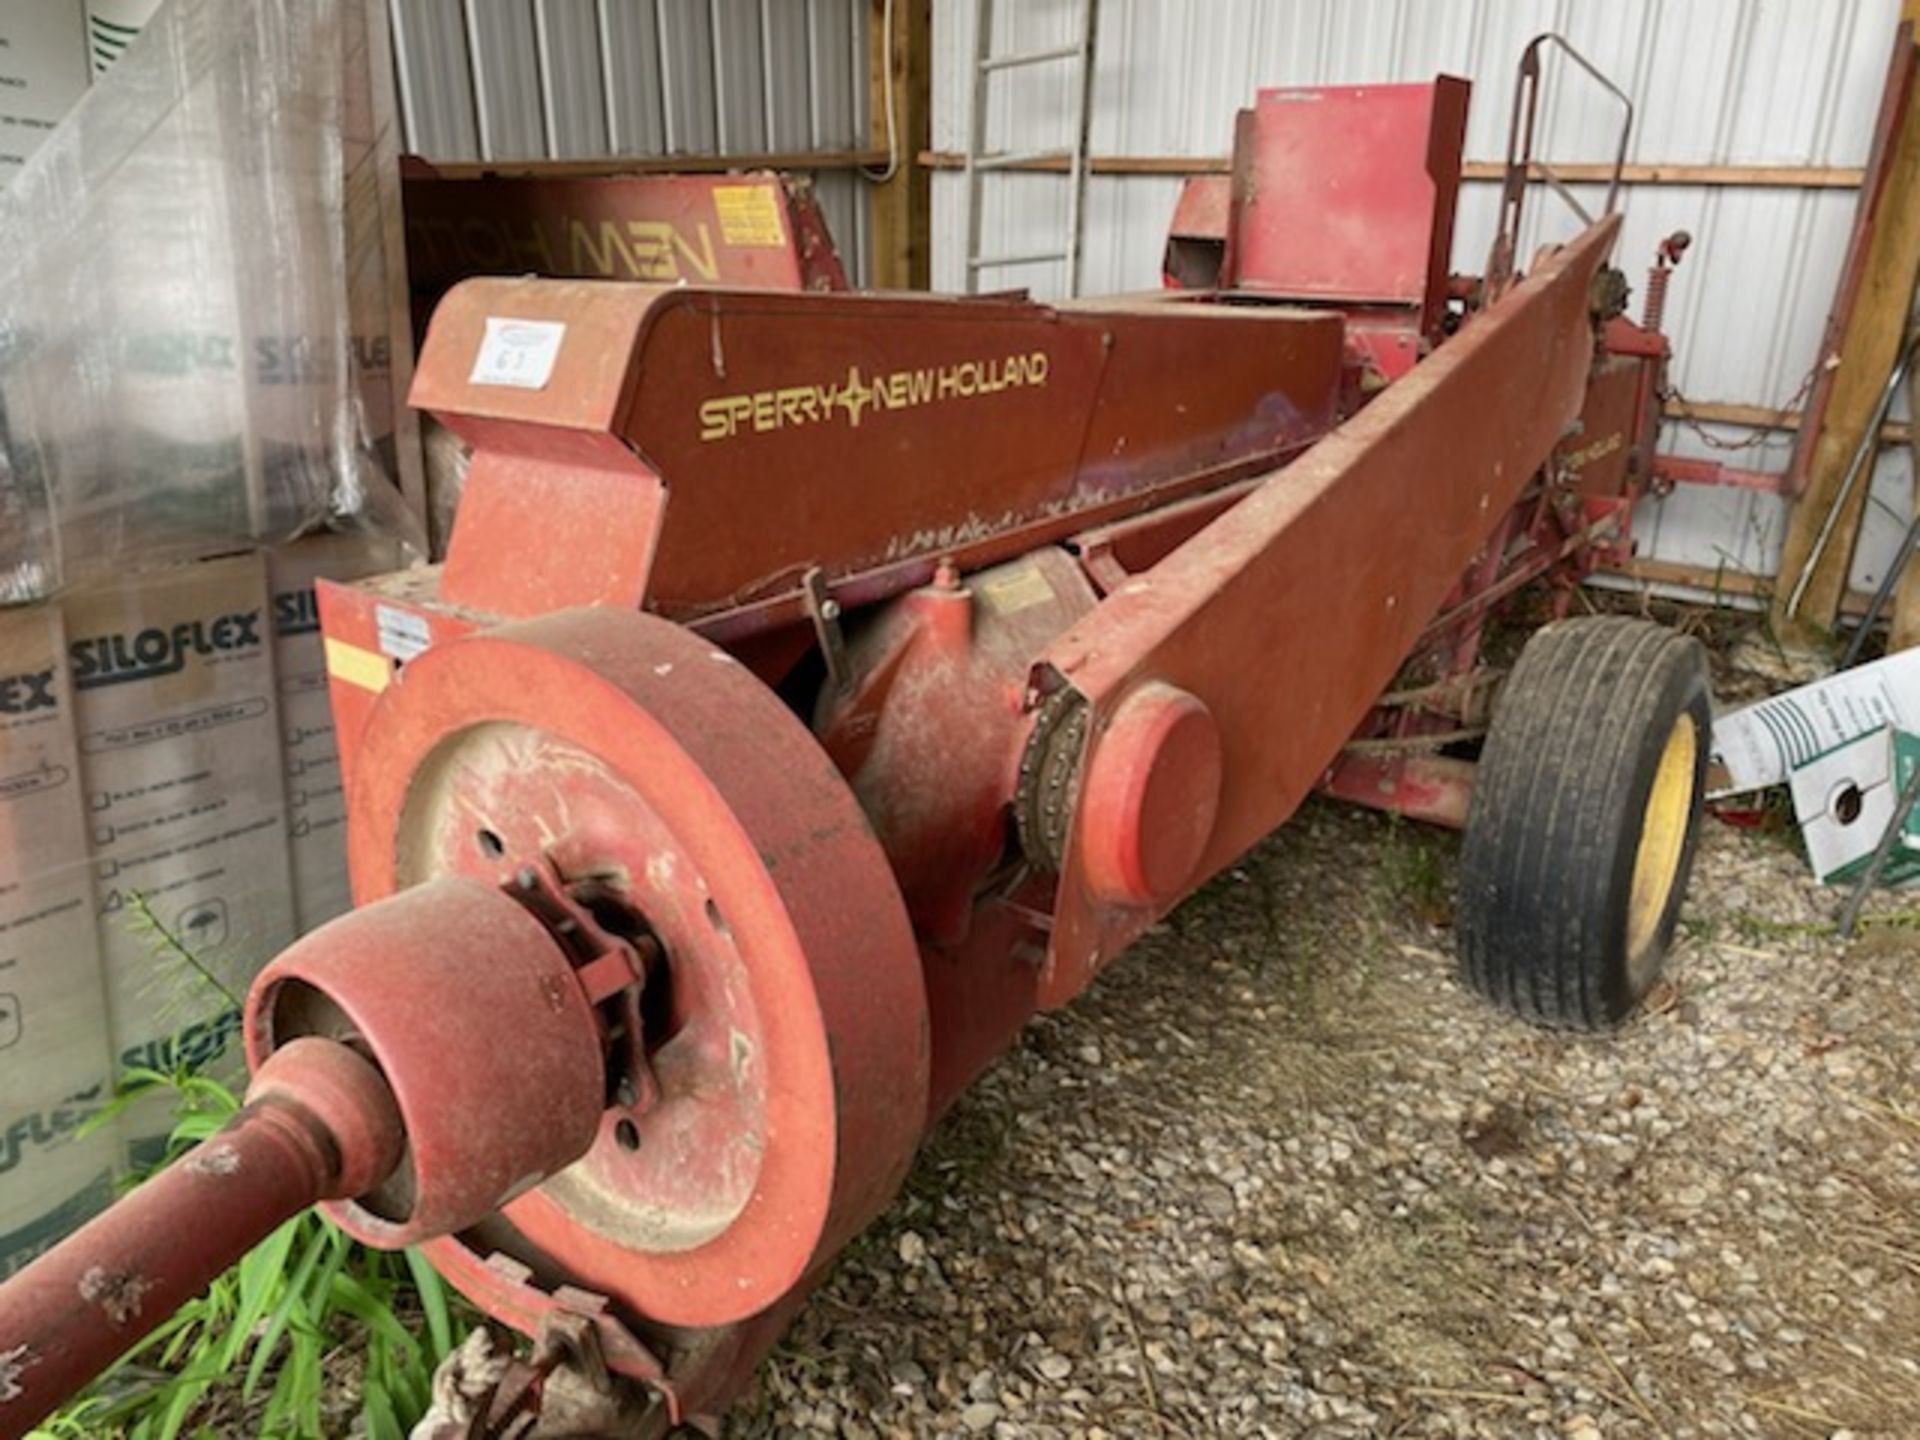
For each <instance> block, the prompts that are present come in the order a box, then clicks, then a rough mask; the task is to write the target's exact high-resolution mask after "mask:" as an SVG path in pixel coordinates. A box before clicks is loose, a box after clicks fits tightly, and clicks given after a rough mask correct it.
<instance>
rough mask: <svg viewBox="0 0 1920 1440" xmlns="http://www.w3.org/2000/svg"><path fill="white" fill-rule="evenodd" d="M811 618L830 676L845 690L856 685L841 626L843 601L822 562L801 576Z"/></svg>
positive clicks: (837, 687)
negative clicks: (831, 587) (832, 588)
mask: <svg viewBox="0 0 1920 1440" xmlns="http://www.w3.org/2000/svg"><path fill="white" fill-rule="evenodd" d="M800 588H801V594H802V597H803V599H804V601H805V604H806V607H807V618H808V619H809V620H811V621H812V622H813V634H814V638H815V639H817V640H818V641H819V642H820V654H821V655H822V656H823V657H824V658H825V660H826V662H827V679H829V680H830V681H832V682H833V685H834V688H835V689H837V690H839V691H840V692H841V693H842V694H845V693H847V692H848V691H851V690H852V689H853V666H852V665H851V664H849V663H848V661H847V637H846V635H845V633H844V632H843V631H842V630H841V628H840V602H839V601H838V600H836V599H834V598H833V596H832V595H831V594H830V593H829V592H828V590H827V577H826V574H825V572H823V571H822V570H821V569H820V567H819V566H818V565H815V566H813V567H812V568H811V569H810V570H808V571H807V573H806V574H804V575H802V576H801V577H800Z"/></svg>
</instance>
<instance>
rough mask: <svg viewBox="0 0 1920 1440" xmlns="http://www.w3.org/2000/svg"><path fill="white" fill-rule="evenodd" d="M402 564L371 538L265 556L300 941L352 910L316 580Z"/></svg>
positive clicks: (309, 544)
mask: <svg viewBox="0 0 1920 1440" xmlns="http://www.w3.org/2000/svg"><path fill="white" fill-rule="evenodd" d="M402 560H403V557H402V555H401V552H400V547H399V545H398V544H397V543H395V542H394V541H392V540H389V539H383V538H381V537H378V536H372V535H319V536H314V537H313V538H311V539H308V540H302V541H299V542H297V543H295V544H292V545H280V546H275V547H273V548H272V549H270V550H268V551H267V574H268V578H269V580H270V582H271V585H272V589H273V664H274V673H275V679H276V684H277V686H278V690H279V697H280V729H281V759H282V764H283V768H284V773H285V776H286V794H287V842H288V848H289V851H290V854H291V858H292V863H293V908H294V921H295V923H296V924H297V925H298V927H299V930H300V933H301V934H303V935H304V934H305V933H306V932H307V931H309V930H312V929H314V928H316V927H318V926H320V925H324V924H325V923H326V922H327V921H329V920H331V919H333V918H334V916H336V915H341V914H344V913H345V912H346V911H348V910H349V909H351V908H352V907H353V893H352V889H351V887H350V886H349V884H348V880H347V797H346V787H345V785H344V783H343V782H342V779H341V774H340V751H339V747H338V744H337V743H336V740H335V737H334V723H333V706H332V704H331V703H330V702H329V700H328V695H327V659H326V650H325V647H324V646H323V645H322V643H321V638H320V607H319V603H318V601H317V599H316V598H315V595H314V582H315V581H316V580H317V579H319V578H320V577H322V576H325V577H326V578H328V579H330V580H354V579H358V578H360V577H361V576H364V575H377V574H380V573H382V572H384V571H387V570H394V569H397V568H399V566H400V564H401V563H402Z"/></svg>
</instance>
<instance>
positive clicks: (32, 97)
mask: <svg viewBox="0 0 1920 1440" xmlns="http://www.w3.org/2000/svg"><path fill="white" fill-rule="evenodd" d="M87 85H88V74H87V40H86V17H85V14H84V12H83V10H82V7H81V4H80V0H0V189H5V188H6V185H7V182H8V181H9V180H11V179H12V178H13V177H14V175H15V174H16V173H17V172H18V171H20V170H21V169H22V168H23V167H24V166H25V165H26V163H27V157H28V156H29V155H31V154H33V152H34V151H35V150H38V149H39V148H40V145H41V142H42V141H44V140H45V139H46V138H47V136H48V135H49V134H51V133H52V131H53V127H54V126H56V125H58V124H59V123H60V121H61V119H62V118H63V117H64V116H65V115H66V113H67V111H69V110H71V109H72V108H73V106H74V103H75V102H76V101H77V100H79V98H80V97H81V96H82V95H84V94H85V93H86V90H87Z"/></svg>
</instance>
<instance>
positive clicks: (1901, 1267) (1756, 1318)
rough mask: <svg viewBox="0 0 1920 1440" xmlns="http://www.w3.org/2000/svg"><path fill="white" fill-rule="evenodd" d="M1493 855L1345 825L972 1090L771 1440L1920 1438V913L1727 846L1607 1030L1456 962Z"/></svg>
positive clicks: (1777, 839)
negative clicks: (1660, 961) (1859, 906)
mask: <svg viewBox="0 0 1920 1440" xmlns="http://www.w3.org/2000/svg"><path fill="white" fill-rule="evenodd" d="M1454 854H1455V841H1454V839H1453V837H1451V836H1447V835H1441V834H1438V833H1435V832H1430V831H1426V830H1423V829H1421V828H1419V827H1416V826H1412V825H1408V824H1404V823H1397V822H1395V821H1392V820H1390V819H1388V818H1386V817H1383V816H1377V815H1369V814H1363V813H1360V812H1356V811H1351V810H1345V809H1340V808H1336V807H1334V806H1331V805H1324V804H1318V803H1316V804H1313V805H1311V806H1309V807H1308V809H1307V810H1306V811H1304V812H1303V813H1302V814H1301V815H1300V816H1299V817H1297V818H1296V820H1295V821H1294V822H1293V823H1292V824H1290V825H1289V826H1288V827H1286V829H1284V830H1283V831H1282V832H1280V833H1279V834H1278V835H1277V836H1275V837H1274V838H1273V839H1271V840H1270V841H1268V842H1267V843H1266V844H1265V845H1264V846H1262V847H1261V848H1260V849H1258V850H1257V851H1255V852H1254V853H1253V854H1252V855H1251V856H1249V857H1248V858H1247V860H1246V861H1245V862H1244V863H1243V864H1242V865H1240V866H1239V867H1237V868H1236V869H1234V870H1232V871H1230V872H1229V873H1227V874H1226V875H1224V876H1222V877H1220V879H1219V880H1218V881H1217V882H1216V883H1214V884H1213V885H1212V886H1211V887H1209V889H1208V890H1207V891H1205V892H1204V893H1203V894H1201V895H1200V896H1198V897H1196V898H1195V899H1194V900H1193V901H1191V902H1189V903H1188V904H1187V905H1186V906H1184V907H1183V908H1182V909H1181V910H1180V911H1179V912H1177V913H1176V914H1175V915H1174V916H1173V917H1172V919H1171V920H1170V922H1169V923H1167V924H1166V925H1163V926H1161V927H1159V928H1158V929H1157V930H1156V931H1155V932H1154V933H1153V934H1152V935H1150V936H1148V937H1147V938H1146V939H1145V940H1144V941H1143V942H1142V943H1140V944H1139V945H1138V946H1136V947H1135V948H1134V949H1133V950H1132V951H1130V952H1128V953H1127V954H1126V955H1125V956H1123V957H1122V958H1121V959H1120V960H1119V961H1117V962H1116V963H1115V964H1114V965H1113V966H1112V967H1111V969H1110V970H1109V971H1108V973H1107V974H1106V975H1105V976H1104V977H1103V978H1102V979H1101V981H1100V982H1099V983H1098V984H1097V985H1096V986H1095V987H1094V989H1093V991H1092V992H1090V993H1089V994H1088V995H1087V996H1085V997H1084V998H1083V999H1082V1001H1081V1002H1080V1003H1079V1004H1078V1005H1076V1006H1075V1007H1074V1008H1072V1009H1071V1010H1069V1011H1067V1012H1065V1013H1063V1014H1060V1015H1055V1016H1049V1017H1045V1018H1044V1019H1042V1020H1040V1021H1039V1022H1037V1023H1036V1024H1035V1025H1034V1026H1033V1027H1032V1028H1031V1029H1030V1031H1029V1032H1028V1035H1027V1037H1026V1039H1025V1042H1024V1043H1023V1044H1022V1045H1021V1046H1020V1048H1019V1049H1018V1050H1017V1051H1016V1052H1015V1053H1014V1054H1012V1055H1011V1056H1009V1057H1007V1059H1006V1060H1005V1061H1004V1062H1002V1064H1001V1065H1000V1066H999V1067H998V1068H997V1069H996V1070H995V1071H994V1072H993V1073H992V1074H991V1075H990V1076H989V1077H988V1078H987V1079H986V1081H985V1082H984V1083H983V1084H981V1085H980V1086H979V1087H978V1088H977V1089H976V1090H975V1091H974V1092H973V1093H972V1094H970V1095H969V1096H968V1097H967V1098H966V1099H965V1100H963V1101H962V1102H961V1104H960V1106H959V1107H958V1108H957V1109H956V1110H955V1111H954V1113H953V1114H951V1115H950V1116H949V1117H948V1118H947V1119H946V1121H945V1122H944V1123H943V1125H942V1126H941V1128H940V1129H939V1131H938V1133H937V1134H936V1136H935V1138H934V1140H933V1141H932V1143H931V1145H930V1147H929V1148H928V1150H927V1152H926V1153H925V1155H924V1156H923V1158H922V1159H921V1162H920V1164H919V1166H918V1167H917V1169H916V1171H915V1173H914V1176H913V1178H912V1179H911V1180H910V1182H909V1185H908V1190H907V1193H906V1194H905V1195H904V1196H903V1197H902V1199H901V1201H900V1202H899V1203H898V1204H897V1205H896V1206H895V1208H894V1210H893V1211H892V1212H891V1214H890V1215H889V1216H888V1217H887V1218H886V1219H885V1220H884V1221H883V1222H882V1223H881V1225H880V1226H879V1227H878V1228H876V1229H875V1230H874V1231H873V1232H872V1233H871V1234H869V1235H868V1236H867V1237H866V1238H865V1239H864V1240H863V1241H862V1242H860V1244H859V1245H857V1246H856V1247H855V1248H854V1249H853V1250H852V1251H851V1252H849V1254H848V1255H847V1256H846V1257H845V1258H844V1260H843V1261H842V1262H841V1264H840V1265H839V1266H838V1268H837V1269H836V1270H835V1271H834V1273H833V1276H832V1278H831V1280H830V1281H829V1283H828V1284H827V1285H826V1286H824V1287H823V1289H822V1290H821V1291H820V1292H819V1293H818V1294H817V1295H816V1296H815V1297H814V1299H813V1301H812V1303H811V1304H810V1305H809V1307H808V1309H807V1310H806V1312H805V1314H804V1316H803V1317H802V1319H801V1321H800V1322H799V1324H798V1325H797V1327H796V1328H795V1330H794V1331H793V1333H792V1334H791V1335H790V1336H789V1338H788V1340H787V1341H786V1343H785V1344H784V1345H783V1346H782V1348H781V1349H780V1350H779V1351H778V1352H777V1353H776V1355H775V1356H774V1357H773V1359H772V1360H771V1362H770V1363H769V1364H768V1365H767V1366H766V1367H765V1369H764V1371H763V1379H762V1385H761V1391H760V1394H759V1396H758V1399H757V1408H756V1405H749V1406H748V1407H746V1409H745V1410H744V1411H743V1414H742V1419H741V1420H740V1421H739V1423H738V1424H737V1425H736V1426H735V1427H734V1429H733V1432H732V1433H734V1434H737V1435H745V1436H782V1437H784V1436H794V1435H839V1436H844V1437H848V1440H859V1437H876V1436H888V1437H895V1436H914V1437H918V1436H949V1435H951V1436H967V1435H990V1436H1033V1437H1043V1436H1084V1437H1102V1436H1112V1437H1124V1436H1141V1437H1155V1436H1166V1437H1201V1436H1216V1435H1219V1436H1313V1437H1323V1440H1330V1437H1336V1436H1374V1435H1382V1436H1387V1435H1392V1436H1497V1437H1519V1436H1552V1437H1558V1440H1592V1437H1597V1436H1616V1435H1618V1436H1640V1435H1648V1436H1658V1435H1667V1436H1676V1437H1678V1436H1717V1435H1740V1436H1745V1435H1763V1436H1786V1437H1798V1436H1868V1435H1876V1436H1878V1435H1886V1436H1902V1437H1910V1436H1920V1093H1916V1091H1917V1089H1920V1078H1916V1077H1917V1073H1920V1072H1916V1050H1917V1049H1920V1038H1917V1031H1916V1026H1915V1023H1914V1022H1915V1014H1916V1010H1920V928H1916V927H1915V925H1914V924H1913V923H1912V922H1920V897H1916V896H1915V895H1914V894H1913V893H1912V892H1909V893H1908V894H1907V895H1906V896H1904V897H1900V896H1893V895H1886V894H1883V895H1882V896H1880V897H1879V903H1878V906H1877V907H1876V908H1877V909H1878V910H1879V912H1880V913H1881V914H1882V915H1888V914H1892V915H1895V916H1896V917H1898V914H1899V912H1900V911H1902V910H1903V909H1904V911H1905V918H1906V919H1907V920H1908V921H1909V922H1910V923H1909V925H1906V926H1902V925H1898V924H1894V925H1887V924H1882V925H1879V926H1876V927H1874V928H1873V929H1872V930H1870V931H1869V932H1868V933H1867V936H1866V938H1864V939H1862V940H1860V941H1858V942H1856V943H1854V944H1853V945H1851V946H1847V945H1843V944H1842V943H1840V942H1839V941H1838V940H1836V939H1834V938H1833V936H1832V930H1831V925H1830V923H1829V922H1830V920H1831V918H1832V916H1833V915H1834V914H1835V913H1836V911H1837V908H1838V904H1839V897H1838V895H1837V894H1836V893H1834V892H1831V891H1825V890H1822V889H1821V888H1820V887H1818V886H1817V885H1815V884H1813V883H1812V882H1811V880H1810V879H1809V878H1808V877H1807V875H1806V873H1805V867H1804V865H1803V863H1802V862H1801V860H1800V859H1799V857H1798V854H1797V853H1796V852H1795V851H1794V850H1793V849H1792V848H1790V846H1789V844H1788V843H1787V841H1785V840H1783V839H1782V838H1781V836H1779V835H1778V834H1774V833H1769V832H1762V831H1738V830H1734V829H1732V828H1730V827H1727V826H1725V825H1722V824H1720V823H1718V822H1712V821H1710V822H1708V825H1707V835H1706V840H1705V842H1704V845H1703V849H1702V854H1701V857H1700V863H1699V865H1698V867H1697V869H1696V872H1695V879H1694V884H1693V888H1692V892H1691V898H1690V901H1689V907H1688V911H1687V914H1686V917H1685V919H1684V920H1683V924H1682V932H1681V939H1680V943H1679V947H1678V951H1677V953H1676V955H1675V957H1674V960H1673V961H1672V963H1671V964H1670V967H1669V970H1668V978H1667V980H1666V981H1664V982H1663V983H1662V985H1661V986H1660V987H1659V988H1658V989H1657V991H1656V993H1655V995H1654V996H1653V997H1652V999H1651V1003H1650V1004H1649V1006H1648V1007H1647V1010H1646V1012H1645V1013H1643V1014H1642V1015H1641V1016H1639V1017H1638V1018H1636V1019H1635V1020H1634V1021H1633V1022H1632V1023H1630V1024H1629V1025H1628V1026H1627V1027H1626V1028H1625V1029H1624V1030H1623V1031H1621V1032H1619V1033H1617V1034H1615V1035H1612V1036H1608V1037H1603V1038H1587V1037H1573V1036H1564V1035H1556V1034H1547V1033H1542V1032H1539V1031H1535V1030H1531V1029H1528V1028H1526V1027H1525V1026H1523V1025H1521V1024H1520V1023H1518V1022H1516V1021H1513V1020H1509V1019H1507V1018H1505V1017H1503V1016H1501V1015H1498V1014H1495V1013H1493V1012H1492V1011H1490V1010H1489V1009H1487V1008H1486V1007H1485V1006H1483V1005H1482V1004H1480V1003H1479V1002H1478V1001H1477V1000H1476V999H1474V998H1473V997H1472V996H1470V995H1468V994H1466V993H1465V992H1463V991H1462V990H1461V988H1460V987H1459V985H1458V984H1457V983H1456V982H1455V980H1454V977H1453V967H1452V961H1451V959H1450V954H1451V936H1450V935H1449V934H1448V932H1447V930H1446V928H1445V918H1446V917H1445V915H1444V909H1445V904H1446V901H1445V896H1446V893H1447V891H1448V890H1449V889H1450V886H1451V875H1452V868H1453V864H1454Z"/></svg>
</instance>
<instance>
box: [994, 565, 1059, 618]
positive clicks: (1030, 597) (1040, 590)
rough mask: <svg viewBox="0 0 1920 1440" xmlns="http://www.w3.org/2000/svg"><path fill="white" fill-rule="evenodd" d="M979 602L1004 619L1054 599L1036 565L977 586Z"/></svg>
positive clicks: (1001, 575)
mask: <svg viewBox="0 0 1920 1440" xmlns="http://www.w3.org/2000/svg"><path fill="white" fill-rule="evenodd" d="M977 587H978V590H979V594H980V599H981V600H982V601H983V602H984V603H985V604H986V606H987V608H988V609H989V610H993V611H995V612H997V613H999V614H1001V615H1017V614H1019V613H1020V612H1021V611H1022V610H1031V609H1032V608H1033V607H1034V606H1036V605H1044V604H1046V603H1047V602H1048V601H1049V600H1051V599H1053V587H1052V586H1051V585H1049V584H1048V583H1047V577H1046V576H1044V575H1042V574H1041V573H1040V567H1039V566H1037V565H1023V566H1021V567H1020V568H1019V569H1018V570H1007V571H1002V572H1001V573H1000V574H998V575H991V576H988V577H987V578H985V579H983V580H981V581H979V582H977Z"/></svg>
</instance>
